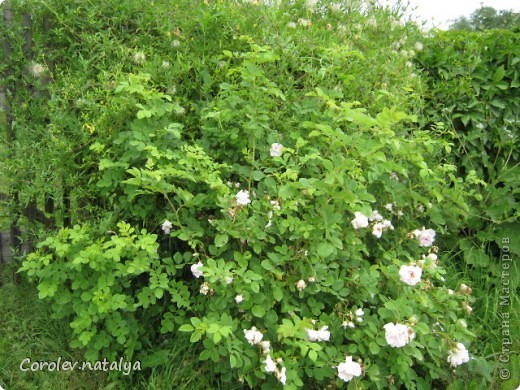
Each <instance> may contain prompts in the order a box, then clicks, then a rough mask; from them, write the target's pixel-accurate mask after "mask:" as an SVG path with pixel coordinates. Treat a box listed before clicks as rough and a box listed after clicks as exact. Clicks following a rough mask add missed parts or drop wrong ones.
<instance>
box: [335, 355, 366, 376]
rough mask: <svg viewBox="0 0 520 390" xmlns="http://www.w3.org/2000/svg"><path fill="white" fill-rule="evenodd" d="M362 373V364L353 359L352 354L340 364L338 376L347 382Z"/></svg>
mask: <svg viewBox="0 0 520 390" xmlns="http://www.w3.org/2000/svg"><path fill="white" fill-rule="evenodd" d="M360 375H361V365H360V364H359V363H356V362H353V361H352V356H346V357H345V362H344V363H340V364H339V365H338V377H339V378H340V379H342V380H344V381H345V382H349V381H351V380H352V379H353V378H354V377H356V376H360Z"/></svg>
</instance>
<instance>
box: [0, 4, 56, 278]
mask: <svg viewBox="0 0 520 390" xmlns="http://www.w3.org/2000/svg"><path fill="white" fill-rule="evenodd" d="M0 10H1V11H2V23H3V27H4V29H3V30H4V31H6V32H8V33H6V34H4V35H3V36H2V37H1V39H2V57H3V60H2V63H0V65H2V66H1V68H0V69H2V73H1V75H0V129H1V136H2V138H1V139H2V144H0V147H1V148H2V149H4V150H1V151H0V152H1V153H2V154H3V158H4V159H5V160H6V161H9V160H10V159H11V158H12V156H13V147H12V145H14V144H15V142H16V141H17V134H16V129H15V126H13V125H14V123H15V118H14V115H13V107H15V105H20V104H22V103H23V102H21V101H20V100H21V99H20V96H19V95H20V93H19V92H20V91H21V90H22V88H23V89H25V90H24V92H27V90H28V91H30V93H31V94H33V96H40V95H41V94H47V92H46V85H45V83H44V84H43V85H40V86H39V87H38V88H36V87H35V86H33V85H27V83H24V82H23V80H22V77H21V75H20V74H19V72H18V73H17V72H15V71H14V69H13V67H12V64H13V63H14V61H13V59H12V56H13V50H14V48H15V46H14V45H15V43H16V44H18V45H19V44H20V42H21V43H22V49H21V50H22V55H23V64H24V66H23V69H24V70H23V72H26V73H27V72H29V67H30V66H29V65H30V64H31V62H32V60H33V28H34V23H33V20H32V18H31V15H30V14H29V13H23V14H22V15H14V14H13V8H12V5H11V1H10V0H5V1H4V2H3V3H2V4H1V5H0ZM17 24H18V25H17ZM19 27H21V29H20V28H19ZM37 27H38V28H39V29H40V31H43V32H44V33H45V32H48V31H50V30H51V23H50V18H44V20H43V25H41V26H37ZM19 31H21V34H22V36H18V37H17V41H16V42H14V41H13V34H14V33H15V32H16V33H18V32H19ZM48 49H49V50H51V49H52V48H50V47H49V48H48ZM45 65H46V66H47V68H48V69H49V70H50V71H51V72H52V71H53V69H54V64H53V63H52V61H47V62H46V64H45ZM49 81H50V80H47V81H46V82H49ZM17 187H18V185H17V183H16V179H13V178H12V177H9V173H7V174H6V173H5V172H2V171H0V213H1V214H2V220H3V221H6V220H7V221H9V222H8V223H7V224H8V225H9V226H5V225H6V224H5V223H4V226H2V227H3V231H1V232H0V285H1V284H2V280H3V269H4V266H5V264H6V263H9V262H12V261H13V259H14V256H13V255H16V254H23V253H27V252H28V251H30V250H32V249H33V245H32V243H31V242H30V240H29V241H25V242H23V241H22V239H21V237H22V233H23V232H22V229H21V228H20V221H21V218H26V219H27V220H29V221H37V222H40V223H43V224H44V225H45V226H48V227H51V225H52V223H51V220H50V219H49V218H47V215H49V213H52V212H53V211H54V200H53V199H52V197H49V198H48V199H46V201H45V210H44V211H41V210H39V209H38V206H37V202H36V200H30V201H29V202H25V203H26V204H23V205H22V204H21V202H20V196H19V192H18V189H17Z"/></svg>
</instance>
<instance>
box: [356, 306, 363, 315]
mask: <svg viewBox="0 0 520 390" xmlns="http://www.w3.org/2000/svg"><path fill="white" fill-rule="evenodd" d="M364 314H365V313H364V312H363V309H362V308H359V309H357V310H356V315H357V316H358V317H362V316H363V315H364Z"/></svg>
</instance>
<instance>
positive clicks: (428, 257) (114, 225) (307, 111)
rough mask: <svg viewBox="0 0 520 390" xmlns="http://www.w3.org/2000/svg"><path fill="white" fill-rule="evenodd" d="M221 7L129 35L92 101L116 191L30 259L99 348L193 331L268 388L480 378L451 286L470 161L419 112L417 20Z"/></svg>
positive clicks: (221, 364)
mask: <svg viewBox="0 0 520 390" xmlns="http://www.w3.org/2000/svg"><path fill="white" fill-rule="evenodd" d="M206 3H208V4H206ZM206 3H204V2H201V4H197V7H196V12H198V13H196V15H197V17H196V18H189V17H187V16H188V15H191V14H193V12H194V11H193V9H192V7H193V4H191V2H188V1H180V2H178V4H177V5H176V6H175V7H176V8H175V10H176V11H177V12H178V13H179V14H178V15H181V16H186V17H185V18H183V17H182V18H181V17H180V16H178V15H177V16H176V18H177V19H176V23H177V24H178V25H175V26H164V31H166V32H167V33H168V34H162V39H159V38H157V40H158V42H150V41H147V40H146V39H145V38H135V41H133V42H132V48H133V49H132V51H131V53H132V54H128V53H129V52H128V50H114V51H113V52H114V53H115V54H113V55H114V56H116V55H122V54H121V53H125V55H126V56H127V57H128V58H126V57H124V58H122V59H121V61H122V62H118V64H119V63H121V64H123V65H121V67H119V68H117V69H115V68H111V72H112V73H110V72H107V73H103V72H101V74H100V75H98V77H99V78H100V79H102V80H103V82H107V84H108V85H109V86H110V87H109V88H110V89H109V90H108V91H103V100H102V101H98V100H97V99H93V100H92V101H90V102H89V104H83V103H84V102H83V103H82V104H81V109H82V110H85V112H83V113H82V115H83V116H82V117H83V118H88V121H89V126H90V127H89V126H87V127H83V128H82V129H87V130H88V129H91V128H95V129H97V130H96V131H95V132H94V131H92V132H90V130H88V133H90V134H83V137H84V138H87V139H88V141H87V142H86V144H88V148H84V149H85V150H87V152H85V154H84V155H83V156H82V159H83V160H82V167H83V169H84V170H85V172H86V171H88V173H89V175H88V178H87V175H85V177H83V176H81V175H79V177H77V178H76V180H77V182H82V183H84V184H85V185H87V184H88V187H89V191H88V192H86V193H85V194H84V197H85V198H82V199H81V200H82V201H83V202H86V203H88V202H92V203H94V204H95V205H96V207H95V208H93V209H92V210H89V211H90V212H91V214H84V215H83V214H82V212H84V211H83V210H81V211H78V216H77V218H76V220H75V226H73V227H66V228H64V229H62V230H60V231H59V232H57V233H56V234H50V235H49V237H48V238H47V239H45V240H42V241H41V243H40V244H39V245H38V250H37V251H36V252H34V253H32V254H30V255H29V256H28V257H27V259H26V260H25V261H24V263H23V267H22V271H24V272H26V273H27V274H28V275H29V277H31V278H32V279H34V280H37V281H38V283H39V291H40V294H41V298H42V299H50V300H51V301H52V302H53V304H54V305H55V308H56V315H57V316H58V317H62V318H63V317H65V318H69V319H70V320H71V323H72V324H73V339H74V341H73V344H74V346H77V347H81V348H85V350H86V356H87V358H89V359H96V358H98V357H99V356H101V355H103V356H115V355H116V354H117V353H124V354H125V355H126V356H128V357H129V358H131V357H135V356H144V358H146V356H147V354H149V353H150V351H149V350H147V349H146V348H145V345H154V343H155V342H156V340H157V339H160V337H161V335H160V334H159V333H161V334H163V335H171V337H182V334H188V335H189V337H190V339H191V341H192V342H193V343H197V344H198V345H199V346H200V349H201V353H200V359H201V360H203V361H206V360H210V361H212V362H214V363H215V365H214V370H215V371H216V372H218V373H219V375H220V376H221V378H222V380H223V381H225V382H235V383H236V382H243V383H245V384H247V385H248V386H250V387H256V388H265V389H271V388H273V387H276V386H282V385H283V386H285V388H288V389H291V388H298V387H305V388H312V387H313V386H314V387H317V388H324V387H326V386H332V387H334V386H341V385H343V384H344V383H345V382H348V383H349V385H348V386H353V387H354V386H355V387H357V388H359V387H362V388H381V389H382V388H385V389H386V388H396V389H397V388H402V387H405V388H421V389H429V388H431V386H432V384H434V383H441V384H446V383H448V382H450V381H452V380H453V375H455V376H456V375H457V374H459V373H461V374H463V373H464V372H465V370H467V366H468V365H462V366H461V367H458V368H457V369H456V370H457V371H455V373H452V372H451V371H450V370H451V368H452V366H458V365H460V364H461V363H466V362H468V358H466V355H465V354H464V351H468V350H469V352H468V356H471V343H472V341H473V339H474V335H473V334H472V332H471V331H470V330H468V329H467V327H466V326H464V325H463V324H465V322H463V321H462V319H463V318H465V317H467V316H468V315H469V312H470V310H468V308H470V306H469V304H470V303H472V298H471V295H470V294H467V293H464V292H462V291H459V290H457V292H454V291H453V290H450V289H448V287H447V286H445V285H444V276H443V275H445V269H444V266H443V262H444V260H445V257H446V256H447V255H446V252H447V251H449V248H444V247H443V245H442V244H443V242H444V240H443V237H446V236H449V234H450V231H451V230H450V229H452V228H453V227H454V226H457V224H458V223H459V222H460V221H461V220H463V219H464V218H466V214H467V211H468V208H467V206H466V203H465V199H466V198H465V196H466V192H465V189H466V186H465V179H464V178H461V177H458V176H456V175H455V171H456V167H455V166H453V165H450V164H447V163H445V161H443V160H442V159H441V157H442V156H443V153H444V152H445V151H449V150H450V148H451V144H450V143H449V142H447V141H446V140H444V139H442V138H439V137H437V136H436V134H435V132H433V131H423V130H421V129H419V128H418V126H417V117H416V116H415V115H414V113H413V112H404V111H403V110H402V109H403V108H409V109H410V111H412V105H411V103H410V102H412V101H413V99H414V92H413V87H414V86H416V85H417V83H418V81H417V77H414V76H413V75H414V73H413V69H411V68H410V66H409V65H408V63H407V58H408V57H409V56H410V55H409V53H408V52H407V53H406V55H403V54H402V53H398V52H396V53H389V54H387V53H386V52H385V54H382V51H381V49H380V47H376V44H375V43H374V39H377V40H378V43H377V44H378V45H381V46H384V45H386V44H388V45H392V47H395V48H396V49H404V48H408V49H409V48H411V47H415V43H414V42H412V41H410V42H409V41H407V40H406V39H404V38H403V34H404V33H405V32H406V33H408V34H409V35H410V36H413V35H414V34H417V32H416V30H415V29H414V28H413V27H407V26H406V25H404V24H401V23H400V22H399V21H398V19H397V13H396V12H392V11H391V10H389V9H379V8H377V7H368V9H364V8H363V7H362V6H361V3H360V4H356V2H343V1H338V2H336V3H334V4H329V3H326V2H319V1H318V2H303V1H301V2H295V4H292V2H281V4H279V5H278V6H277V7H273V6H271V5H268V4H262V2H245V1H244V2H221V3H220V2H219V3H213V2H211V3H210V2H206ZM259 3H260V4H259ZM256 7H261V12H258V11H259V8H256ZM80 11H81V9H80ZM127 11H128V10H127ZM78 12H79V11H78ZM128 12H129V11H128ZM147 12H148V11H147ZM147 12H145V13H144V14H143V15H139V17H138V18H137V21H140V20H142V19H144V20H148V19H147V18H152V15H151V14H150V13H147ZM150 12H151V11H150ZM258 15H262V16H261V20H260V21H259V20H257V19H256V17H257V16H258ZM134 16H135V15H134ZM141 18H142V19H141ZM349 18H350V19H349ZM347 20H349V21H350V22H352V23H351V25H350V24H349V26H347V24H346V21H347ZM357 24H359V25H357ZM166 27H168V28H166ZM173 27H175V28H173ZM275 32H276V33H275ZM154 33H155V34H156V33H157V32H154ZM210 38H211V39H210ZM140 39H142V41H141V40H140ZM201 42H203V43H204V44H202V45H200V43H201ZM144 43H149V44H148V45H145V44H144ZM200 47H202V48H200ZM107 55H108V54H107ZM118 66H119V65H118ZM368 68H370V69H371V70H372V72H366V69H368ZM71 71H72V70H71ZM64 73H65V74H66V73H67V72H65V71H64ZM381 77H383V79H384V80H385V83H384V84H386V85H382V84H381ZM396 83H398V84H399V86H396ZM58 85H59V82H58ZM67 90H68V91H69V89H67ZM74 91H75V90H74V89H72V88H71V89H70V93H71V94H73V93H75V92H74ZM54 93H55V96H56V99H58V98H59V96H60V95H59V94H60V93H62V91H60V90H59V88H57V87H56V90H55V91H54ZM98 97H99V96H98ZM76 103H77V104H79V103H78V102H76ZM54 109H55V110H56V111H55V112H53V118H56V120H59V119H61V117H59V115H58V112H57V111H58V109H57V108H56V106H54ZM80 117H81V116H80ZM81 150H83V148H82V149H81ZM380 210H384V211H380ZM87 217H88V219H89V222H88V223H87V222H84V221H85V219H87ZM434 243H435V245H434ZM452 287H454V286H452ZM149 325H152V326H149ZM155 329H157V330H155ZM460 345H463V346H465V345H467V346H468V350H466V349H462V347H460ZM464 348H466V347H464ZM455 350H456V352H455ZM150 365H152V364H151V363H150Z"/></svg>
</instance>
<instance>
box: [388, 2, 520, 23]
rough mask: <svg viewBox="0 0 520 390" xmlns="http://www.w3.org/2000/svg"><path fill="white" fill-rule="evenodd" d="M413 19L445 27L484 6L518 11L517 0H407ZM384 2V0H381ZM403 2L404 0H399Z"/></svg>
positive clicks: (519, 4) (519, 10)
mask: <svg viewBox="0 0 520 390" xmlns="http://www.w3.org/2000/svg"><path fill="white" fill-rule="evenodd" d="M385 1H386V3H388V4H392V3H396V1H392V0H385ZM408 1H409V3H410V8H411V9H412V10H411V11H409V12H411V15H412V19H413V20H417V21H418V22H419V24H420V21H422V20H427V21H428V23H427V26H428V27H433V26H435V27H438V28H441V29H447V28H448V27H449V25H450V24H451V21H450V19H451V20H453V19H457V18H458V17H460V16H466V17H469V16H470V15H471V14H472V13H473V11H475V10H477V9H478V8H480V6H481V5H484V6H485V7H493V8H495V9H496V10H503V9H508V10H509V9H512V10H513V11H516V12H520V1H519V0H408ZM382 2H384V1H382ZM401 2H402V3H404V2H405V1H401ZM432 18H433V19H432Z"/></svg>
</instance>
